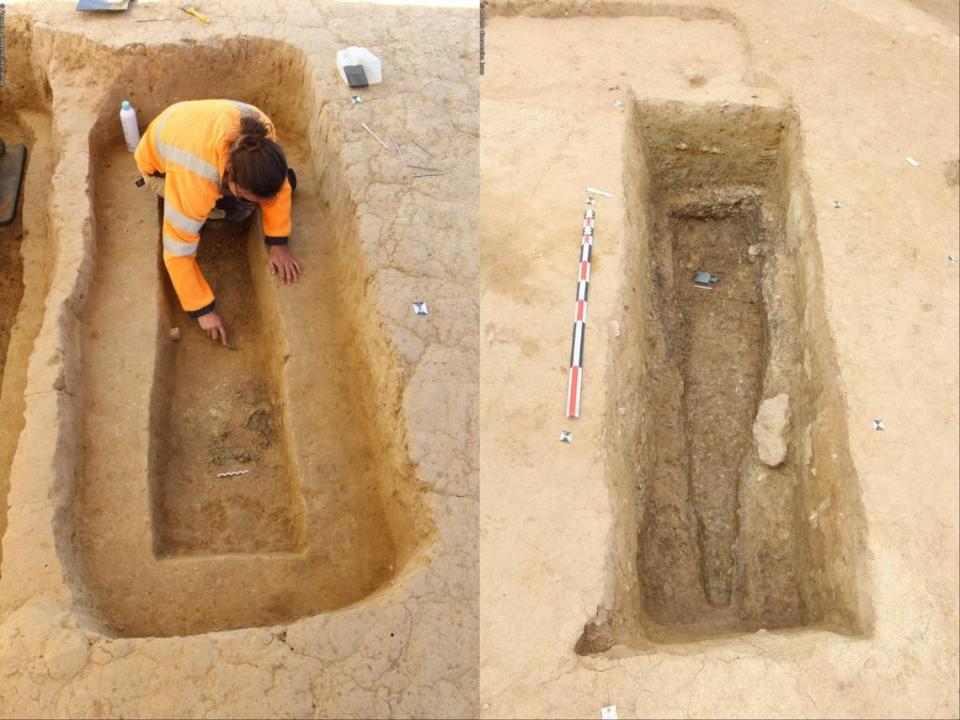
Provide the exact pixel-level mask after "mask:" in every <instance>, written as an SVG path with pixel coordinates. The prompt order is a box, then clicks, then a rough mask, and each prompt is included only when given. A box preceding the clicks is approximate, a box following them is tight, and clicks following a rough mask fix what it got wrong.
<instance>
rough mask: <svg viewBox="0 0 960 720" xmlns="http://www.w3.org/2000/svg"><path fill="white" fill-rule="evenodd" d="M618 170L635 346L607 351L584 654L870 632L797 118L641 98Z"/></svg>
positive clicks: (856, 511) (629, 331)
mask: <svg viewBox="0 0 960 720" xmlns="http://www.w3.org/2000/svg"><path fill="white" fill-rule="evenodd" d="M625 157H626V158H627V163H628V165H627V167H626V169H625V187H626V191H627V198H626V201H627V205H628V209H627V226H628V233H627V243H628V246H629V252H628V255H629V256H630V257H633V258H635V262H634V263H633V264H632V265H631V267H629V268H627V269H626V270H625V271H624V285H623V287H624V288H625V292H626V293H627V298H628V300H627V301H625V302H628V304H627V305H626V307H627V308H628V309H627V311H626V313H625V315H624V317H623V318H622V324H623V327H624V330H625V331H626V332H625V333H623V336H624V337H627V338H631V340H630V341H629V342H626V343H624V345H622V346H621V347H620V348H619V349H618V351H617V352H616V353H615V355H614V359H613V366H612V367H611V372H612V373H613V375H612V377H614V378H615V379H614V387H615V389H616V391H615V392H614V393H613V396H612V400H611V401H610V404H609V407H608V420H609V422H608V425H609V426H610V427H612V428H614V429H615V431H614V432H611V433H609V434H608V436H607V445H608V448H609V450H610V453H609V455H610V457H611V461H610V464H609V472H610V477H611V479H612V482H613V485H612V487H613V490H614V492H615V494H616V495H617V497H618V500H619V501H620V503H621V513H620V515H619V517H618V519H617V527H618V537H619V539H618V542H617V546H616V561H615V565H616V567H617V579H616V583H615V585H616V590H615V597H614V600H613V603H612V607H608V608H606V609H602V610H601V612H600V613H599V614H598V617H597V618H595V620H594V621H592V622H591V623H588V624H587V626H586V628H585V632H584V634H583V636H581V638H580V640H579V642H578V644H577V651H578V652H580V653H581V654H589V653H596V652H603V651H605V650H607V649H608V648H609V647H611V646H612V645H614V644H617V643H620V644H626V645H634V646H636V645H638V644H639V645H642V644H643V643H644V642H646V641H649V640H656V641H682V640H693V639H697V638H701V637H707V636H710V635H715V634H719V633H729V632H745V631H753V630H757V629H760V628H767V629H774V628H790V627H802V626H812V625H818V626H822V627H827V628H829V629H833V630H836V631H838V632H863V631H864V628H865V627H866V625H867V624H868V622H869V609H868V607H867V606H866V601H865V599H864V593H863V590H862V583H863V571H862V568H861V564H862V558H861V550H860V548H861V547H862V533H863V519H862V510H861V505H860V499H859V495H858V492H857V489H856V478H855V476H854V473H853V469H852V465H851V462H850V459H849V454H848V451H847V435H846V425H845V418H844V410H843V408H844V406H843V402H842V398H841V396H840V393H839V387H838V384H837V382H836V377H837V372H836V366H835V360H834V355H833V350H832V347H831V345H830V336H829V331H828V328H827V327H826V322H825V319H824V317H823V307H822V297H821V291H820V288H819V282H818V275H819V254H818V251H817V248H816V237H815V232H814V230H813V220H812V211H811V209H810V206H809V199H808V196H807V193H806V190H805V188H806V185H805V181H804V178H803V174H802V168H801V165H800V157H801V156H800V142H799V128H798V123H797V121H796V119H795V118H794V117H793V116H792V115H791V114H790V113H789V112H788V111H787V110H785V109H783V108H779V107H767V106H745V105H734V104H723V105H687V104H682V103H678V102H649V103H637V104H636V106H635V107H634V108H632V109H631V115H630V120H629V126H628V130H627V141H626V153H625ZM697 273H708V274H709V275H711V276H714V277H713V278H710V277H709V276H699V277H696V275H697ZM697 280H701V281H703V280H705V282H698V281H697ZM714 280H715V282H714Z"/></svg>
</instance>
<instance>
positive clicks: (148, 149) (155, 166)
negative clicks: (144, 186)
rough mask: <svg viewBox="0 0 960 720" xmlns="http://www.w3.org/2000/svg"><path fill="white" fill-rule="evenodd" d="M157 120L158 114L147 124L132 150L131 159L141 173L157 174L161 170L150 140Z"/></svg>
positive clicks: (158, 118)
mask: <svg viewBox="0 0 960 720" xmlns="http://www.w3.org/2000/svg"><path fill="white" fill-rule="evenodd" d="M161 115H162V113H161ZM159 120H160V116H159V115H158V116H157V117H155V118H154V119H153V122H151V123H150V124H149V125H147V129H146V132H144V133H143V136H142V137H141V138H140V142H139V143H137V149H136V150H134V152H133V159H134V161H136V163H137V169H138V170H139V171H140V174H141V175H158V174H160V173H161V172H163V171H162V170H161V169H160V163H159V158H158V157H157V151H156V148H155V147H153V142H152V138H153V136H154V134H153V129H154V125H155V124H156V123H157V122H158V121H159Z"/></svg>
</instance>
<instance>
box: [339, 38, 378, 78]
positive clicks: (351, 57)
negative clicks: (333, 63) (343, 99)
mask: <svg viewBox="0 0 960 720" xmlns="http://www.w3.org/2000/svg"><path fill="white" fill-rule="evenodd" d="M347 65H361V66H363V72H364V74H365V75H366V76H367V82H368V83H369V84H370V85H376V84H377V83H378V82H380V81H382V80H383V75H382V74H381V66H380V58H378V57H377V56H376V55H374V54H373V53H372V52H370V51H369V50H367V49H366V48H365V47H357V46H352V47H348V48H347V49H346V50H338V51H337V68H338V69H339V70H340V77H341V78H343V81H344V82H347V74H346V73H345V72H344V70H343V68H344V67H345V66H347ZM347 84H348V85H349V83H347Z"/></svg>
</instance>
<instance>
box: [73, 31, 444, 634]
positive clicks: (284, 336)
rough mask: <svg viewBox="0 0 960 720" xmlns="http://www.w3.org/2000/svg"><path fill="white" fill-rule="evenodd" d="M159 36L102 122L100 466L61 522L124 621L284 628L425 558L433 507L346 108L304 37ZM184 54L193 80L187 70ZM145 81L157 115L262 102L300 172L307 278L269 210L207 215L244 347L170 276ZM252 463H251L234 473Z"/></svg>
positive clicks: (88, 352)
mask: <svg viewBox="0 0 960 720" xmlns="http://www.w3.org/2000/svg"><path fill="white" fill-rule="evenodd" d="M146 52H147V53H148V54H149V55H152V57H148V58H147V59H145V60H142V61H138V62H137V63H125V64H124V67H125V68H127V70H126V71H125V72H127V73H130V77H124V78H122V79H121V80H120V81H118V84H117V85H116V87H115V88H114V89H112V90H110V91H109V92H107V93H106V94H105V99H104V100H103V109H102V114H101V119H100V121H99V122H98V123H97V125H96V127H95V128H94V130H93V132H92V133H91V138H90V147H91V158H92V161H93V167H92V173H91V174H92V176H93V178H92V179H93V191H92V198H93V210H94V215H95V223H94V228H95V230H94V237H95V246H96V254H95V257H96V264H95V268H94V271H93V278H92V282H91V284H90V296H89V298H88V299H87V300H86V305H85V308H84V312H83V317H82V322H83V337H82V346H83V367H82V391H81V394H82V416H83V443H82V445H83V470H82V479H81V480H80V482H79V483H78V486H77V491H76V492H77V502H76V503H75V507H73V508H72V511H71V513H70V515H69V517H67V518H65V522H67V523H68V524H70V525H72V529H71V528H67V531H68V532H70V533H71V536H72V537H73V542H72V543H71V544H70V545H69V547H68V548H67V549H68V552H70V553H72V554H73V556H72V557H68V558H67V566H68V567H69V568H70V569H71V573H72V578H71V581H72V587H73V590H74V593H75V596H76V597H77V599H78V603H79V604H80V605H81V606H82V608H83V609H84V610H85V611H87V612H88V613H89V615H90V616H91V617H92V618H94V619H95V620H96V621H98V622H99V624H100V625H101V626H102V628H103V630H104V632H108V633H110V634H114V635H122V636H143V635H160V636H167V635H184V634H192V633H202V632H208V631H211V630H223V629H230V628H240V627H248V626H256V625H273V624H277V623H284V622H290V621H293V620H295V619H297V618H300V617H303V616H306V615H311V614H315V613H318V612H322V611H329V610H334V609H337V608H340V607H343V606H344V605H347V604H349V603H353V602H356V601H358V600H360V599H362V598H364V597H367V596H369V595H370V594H371V593H373V592H374V591H376V590H377V589H378V588H380V587H382V586H383V585H384V584H385V583H387V582H388V581H389V580H390V579H391V578H393V577H394V575H395V573H396V572H397V570H398V568H400V567H403V565H404V564H405V563H407V562H410V561H411V558H413V557H414V556H415V554H416V552H415V551H416V548H417V547H418V543H420V542H421V541H422V540H423V539H424V538H425V537H426V535H427V533H428V532H429V531H428V529H427V528H428V526H429V522H428V521H421V520H420V518H419V516H418V515H417V513H418V512H420V510H419V506H417V505H416V504H415V502H414V501H413V500H412V498H414V497H415V487H416V480H415V476H414V473H413V470H412V468H411V466H410V464H409V461H408V460H407V459H406V458H405V456H404V455H403V453H402V447H403V441H402V435H401V432H402V431H401V429H400V428H399V426H398V425H397V422H398V421H397V416H396V413H395V412H394V411H393V404H392V403H393V402H394V401H395V402H396V403H399V394H397V396H396V398H393V397H392V396H390V395H388V394H385V391H384V388H389V387H391V383H392V382H393V381H390V380H388V379H385V377H384V376H383V374H384V372H385V371H386V370H387V369H388V368H389V367H390V366H389V364H388V362H387V359H388V357H389V356H388V354H387V353H386V352H385V351H382V352H379V353H376V354H375V355H372V354H371V349H376V348H379V347H380V343H381V342H382V341H381V340H380V339H379V337H378V333H379V332H380V330H379V324H378V321H377V315H376V313H375V310H372V309H371V308H369V307H368V305H367V302H366V299H365V293H364V290H365V288H364V276H363V274H362V273H360V272H358V269H359V267H360V265H359V263H358V261H357V260H356V257H357V256H358V255H359V247H358V245H357V243H358V240H357V225H356V219H355V217H356V214H355V213H356V211H355V207H354V205H353V204H352V202H351V201H350V199H349V196H348V195H346V193H344V192H343V191H342V188H343V182H342V179H340V178H338V177H336V172H335V170H336V168H337V167H338V162H337V158H336V156H335V154H334V153H335V152H336V151H335V150H334V148H333V146H332V145H331V144H330V143H329V141H328V140H327V139H326V138H328V136H329V135H330V131H329V129H328V128H327V127H325V125H326V124H327V123H328V122H329V119H328V117H327V115H325V114H323V113H321V112H320V111H319V109H320V108H321V107H322V105H323V104H322V103H321V100H320V98H319V97H317V93H316V85H315V84H314V83H315V80H314V78H313V75H312V72H311V71H310V68H309V65H308V64H307V62H306V59H305V57H304V56H303V54H302V53H301V52H300V51H299V50H297V49H295V48H293V47H291V46H288V45H285V44H282V43H274V42H267V41H255V40H252V39H245V40H240V41H231V42H228V43H226V44H225V45H222V46H203V47H200V48H192V49H191V48H187V47H183V48H179V47H178V48H169V47H164V48H156V49H148V50H146ZM198 53H199V55H198ZM264 58H269V61H268V62H266V65H264V62H265V60H264ZM225 66H229V67H231V68H232V72H231V73H230V76H229V78H224V77H223V76H222V73H221V71H220V69H221V68H223V67H225ZM186 67H191V68H194V70H193V71H191V72H190V73H189V75H188V76H184V75H183V74H182V72H179V71H174V69H175V68H181V69H182V68H186ZM128 87H151V88H152V91H151V95H150V99H149V101H147V100H144V101H143V102H142V103H140V104H139V105H140V107H138V109H139V110H140V112H141V118H140V123H141V128H145V127H146V125H147V122H148V121H149V120H150V119H151V118H152V117H154V116H155V115H156V114H158V113H159V112H160V111H162V110H163V109H164V108H165V107H166V106H167V105H169V104H172V103H173V102H176V101H179V100H187V99H192V98H204V97H230V98H232V99H236V100H241V101H244V102H249V103H251V104H254V105H256V106H258V107H260V108H261V109H263V110H264V111H265V112H267V113H268V114H269V115H270V116H271V118H272V120H273V121H274V123H275V124H276V127H277V131H278V135H279V141H280V144H281V145H282V146H283V148H284V150H285V152H286V154H287V159H288V162H289V164H290V166H291V167H294V168H296V171H297V174H298V177H299V184H298V188H297V191H296V193H295V195H294V203H293V223H294V235H293V238H292V240H291V250H292V251H293V252H294V254H295V255H296V256H297V257H298V259H299V260H300V261H301V263H302V265H303V266H304V269H305V273H304V276H303V279H302V281H301V283H300V284H299V285H298V286H296V287H295V288H285V287H278V286H277V284H276V283H275V282H274V280H273V278H272V277H271V276H270V275H269V274H268V273H267V271H266V260H267V250H266V248H265V246H264V244H263V234H262V230H261V227H260V222H259V218H258V217H256V216H255V217H254V219H253V220H252V221H248V222H246V223H244V224H236V223H229V222H226V221H223V222H217V223H214V222H208V223H207V225H206V226H205V227H204V228H203V230H202V232H201V241H200V246H199V252H198V262H199V265H200V267H201V270H202V271H203V273H204V275H205V277H206V278H207V280H208V281H209V283H210V284H211V286H212V288H213V290H214V293H215V294H216V297H217V312H218V313H219V314H220V315H221V317H222V318H223V320H224V323H225V325H226V327H227V330H228V336H229V341H230V345H231V346H233V347H234V348H235V349H233V350H231V349H227V348H225V347H223V346H222V345H219V344H217V343H214V342H213V341H211V340H209V339H208V338H207V337H206V336H205V335H204V334H203V333H202V331H201V330H200V328H199V327H198V324H197V322H196V321H195V320H194V319H192V318H190V317H188V316H187V315H186V314H185V313H184V312H183V311H182V310H181V309H180V306H179V303H178V301H177V300H176V298H175V296H174V293H173V291H172V288H171V287H170V284H169V280H168V278H167V274H166V269H165V268H164V266H163V263H162V260H161V258H160V242H159V238H160V222H159V218H158V207H157V199H156V197H155V196H154V195H153V194H152V193H151V192H150V191H149V190H147V189H146V188H138V187H136V186H135V184H134V181H135V179H136V178H137V176H138V174H137V170H136V166H135V163H134V161H133V158H132V155H131V154H130V153H128V152H127V151H126V149H125V148H124V146H123V141H122V138H121V136H120V133H119V123H118V122H117V118H116V112H115V110H116V107H119V101H120V99H122V98H123V97H124V95H125V94H126V91H125V88H128ZM291 98H296V101H292V100H291ZM135 104H136V103H135ZM171 329H176V330H177V331H178V332H174V333H173V334H171ZM176 336H178V337H177V339H174V337H176ZM394 384H395V383H394ZM238 470H249V472H248V473H246V474H243V475H237V476H230V477H217V475H218V473H223V472H233V471H238ZM415 527H418V528H420V530H419V531H415V530H414V528H415Z"/></svg>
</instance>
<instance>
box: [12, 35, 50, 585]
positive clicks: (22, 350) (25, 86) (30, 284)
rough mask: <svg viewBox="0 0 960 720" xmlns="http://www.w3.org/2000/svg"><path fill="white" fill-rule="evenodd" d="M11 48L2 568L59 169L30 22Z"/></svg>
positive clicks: (47, 265)
mask: <svg viewBox="0 0 960 720" xmlns="http://www.w3.org/2000/svg"><path fill="white" fill-rule="evenodd" d="M6 52H7V58H6V61H7V67H8V76H7V82H6V84H5V85H4V87H2V88H0V137H2V138H3V140H4V142H5V143H6V144H7V145H11V146H12V145H18V144H20V145H24V146H26V166H25V168H24V172H23V179H22V182H21V191H20V198H19V201H18V206H17V209H16V213H15V215H14V218H13V221H12V222H11V223H10V224H8V225H5V226H3V227H0V574H2V572H3V543H2V539H3V535H4V533H5V532H6V529H7V510H8V503H7V497H8V493H9V489H10V486H9V483H10V468H11V464H12V462H13V456H14V453H15V452H16V448H17V441H18V438H19V436H20V432H21V430H22V429H23V422H24V419H23V413H24V397H23V393H24V388H25V387H26V382H27V364H28V361H29V357H30V352H31V350H32V348H33V343H34V340H35V339H36V336H37V333H38V332H39V331H40V324H41V322H42V321H43V304H44V298H45V297H46V294H47V289H48V287H49V284H50V269H51V266H52V261H51V257H52V255H53V253H52V248H51V243H50V237H49V233H48V232H47V197H48V193H47V191H48V188H49V185H50V176H51V174H52V173H53V149H52V145H51V128H50V105H51V96H50V89H49V87H48V86H47V85H46V82H45V79H44V78H43V77H42V73H39V69H38V68H36V67H35V64H34V63H33V62H32V61H31V58H30V36H29V32H28V31H26V29H25V28H24V27H23V23H22V21H19V20H15V21H14V22H13V23H12V24H11V25H9V26H8V28H7V36H6ZM34 73H37V74H36V75H35V74H34Z"/></svg>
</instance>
